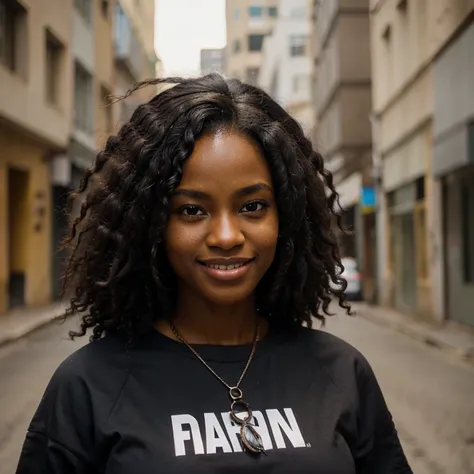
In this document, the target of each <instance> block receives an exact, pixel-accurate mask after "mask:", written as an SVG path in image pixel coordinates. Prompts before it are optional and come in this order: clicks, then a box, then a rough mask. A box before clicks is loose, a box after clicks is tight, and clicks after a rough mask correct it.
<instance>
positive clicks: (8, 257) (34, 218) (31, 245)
mask: <svg viewBox="0 0 474 474" xmlns="http://www.w3.org/2000/svg"><path fill="white" fill-rule="evenodd" d="M0 11H1V13H2V14H1V15H0V31H1V32H2V35H1V36H0V148H1V150H2V152H1V153H0V314H1V313H4V312H5V311H7V310H8V309H10V308H13V307H15V306H20V305H29V306H36V305H41V304H44V303H47V302H48V301H50V298H51V292H52V289H51V255H52V249H51V234H52V231H51V229H52V213H51V209H52V205H51V202H52V194H51V186H50V165H51V161H52V160H53V159H54V157H55V156H57V155H64V153H66V151H67V148H68V145H69V136H70V132H71V125H72V124H71V117H72V96H73V94H72V73H73V70H72V54H73V52H72V48H71V38H72V28H73V1H72V0H44V1H43V2H41V5H39V3H38V2H37V1H36V0H22V1H21V3H20V2H17V1H15V0H8V1H7V0H0Z"/></svg>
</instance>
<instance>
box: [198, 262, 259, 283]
mask: <svg viewBox="0 0 474 474" xmlns="http://www.w3.org/2000/svg"><path fill="white" fill-rule="evenodd" d="M254 260H255V259H253V258H252V259H229V262H228V263H227V262H224V261H222V262H217V261H209V262H206V261H204V262H199V264H200V267H201V268H202V269H203V270H204V271H205V272H206V273H207V274H208V275H209V276H210V277H212V278H213V279H215V280H221V281H230V280H236V279H238V278H241V277H242V276H243V275H245V274H246V273H247V271H248V270H249V269H250V267H251V266H252V263H253V261H254Z"/></svg>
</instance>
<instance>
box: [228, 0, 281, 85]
mask: <svg viewBox="0 0 474 474" xmlns="http://www.w3.org/2000/svg"><path fill="white" fill-rule="evenodd" d="M277 16H278V0H226V25H227V45H226V61H225V63H226V64H225V72H226V75H227V76H229V77H236V78H238V79H240V80H242V81H245V82H248V83H250V84H256V83H257V81H258V75H259V72H260V67H261V64H262V59H263V57H262V50H263V43H264V39H265V36H266V35H269V34H270V33H271V32H272V30H273V26H274V24H275V20H276V18H277Z"/></svg>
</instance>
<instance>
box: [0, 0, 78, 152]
mask: <svg viewBox="0 0 474 474" xmlns="http://www.w3.org/2000/svg"><path fill="white" fill-rule="evenodd" d="M40 3H41V4H40ZM22 4H23V5H24V6H25V8H26V9H27V11H28V14H27V24H26V25H25V26H26V27H25V34H24V36H23V40H24V41H26V45H27V47H26V50H27V53H26V55H24V57H23V58H22V60H23V62H24V64H25V67H24V75H22V76H19V75H18V74H16V73H12V72H10V71H9V70H7V69H6V68H5V67H3V65H0V84H1V87H0V116H2V117H4V118H6V119H7V120H9V121H12V122H14V123H15V124H17V125H19V126H20V127H22V128H24V129H27V130H29V131H30V132H31V133H33V134H35V135H37V136H38V137H39V138H41V139H43V140H45V141H47V142H48V143H49V144H50V145H51V146H53V147H58V148H64V147H66V146H67V142H68V137H69V133H70V130H71V126H72V97H73V93H72V60H71V57H72V56H71V55H72V52H71V48H70V39H71V28H72V21H73V18H72V8H73V7H72V5H73V0H44V1H42V2H38V1H37V0H23V1H22ZM46 27H48V28H50V29H51V31H52V32H53V33H54V35H55V36H56V37H57V38H58V39H59V40H60V41H61V43H62V44H63V45H64V47H65V49H64V54H63V57H62V61H61V62H62V64H61V81H60V82H61V84H62V86H61V89H60V91H59V97H58V104H59V105H50V104H48V103H47V101H46V92H45V91H46V84H45V58H46V54H45V28H46Z"/></svg>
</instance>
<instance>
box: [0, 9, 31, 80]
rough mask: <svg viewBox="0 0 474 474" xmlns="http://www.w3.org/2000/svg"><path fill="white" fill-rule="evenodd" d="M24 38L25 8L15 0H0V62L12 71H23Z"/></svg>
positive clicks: (25, 36)
mask: <svg viewBox="0 0 474 474" xmlns="http://www.w3.org/2000/svg"><path fill="white" fill-rule="evenodd" d="M26 40H27V35H26V10H25V9H24V8H23V7H22V6H21V5H20V4H19V3H18V2H17V1H16V0H0V63H1V64H3V65H4V66H5V67H6V68H8V69H9V70H10V71H12V72H20V73H21V72H25V71H24V68H22V66H24V67H26V64H25V60H26V48H27V43H26ZM22 62H23V64H22ZM22 69H23V70H22Z"/></svg>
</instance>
